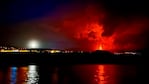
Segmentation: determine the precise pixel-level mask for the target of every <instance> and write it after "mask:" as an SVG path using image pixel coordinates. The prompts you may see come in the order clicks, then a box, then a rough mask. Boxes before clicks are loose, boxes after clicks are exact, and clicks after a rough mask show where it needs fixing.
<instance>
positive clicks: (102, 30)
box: [20, 3, 149, 51]
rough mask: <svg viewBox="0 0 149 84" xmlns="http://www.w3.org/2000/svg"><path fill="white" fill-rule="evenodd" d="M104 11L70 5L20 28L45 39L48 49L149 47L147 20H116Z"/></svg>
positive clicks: (99, 7)
mask: <svg viewBox="0 0 149 84" xmlns="http://www.w3.org/2000/svg"><path fill="white" fill-rule="evenodd" d="M103 8H104V7H102V6H100V5H99V4H98V5H96V4H92V3H86V4H76V3H75V4H69V5H68V4H67V5H65V6H59V7H57V9H56V10H55V11H54V12H53V13H52V14H50V15H49V16H45V17H44V18H41V19H40V20H38V21H37V20H36V21H35V22H29V23H24V24H23V25H22V26H20V27H22V28H23V27H24V28H25V29H26V28H30V29H32V31H34V30H36V32H35V33H34V35H35V36H36V35H37V37H40V38H42V39H46V41H48V42H47V43H49V45H48V47H49V48H53V47H54V48H55V47H56V48H59V49H63V48H70V49H76V50H87V51H92V50H97V49H100V50H109V51H118V50H134V49H141V48H143V47H144V46H145V44H147V42H146V39H147V38H148V37H147V35H146V34H147V33H148V31H149V28H148V27H149V26H148V22H149V21H148V19H144V17H139V16H135V17H134V16H133V17H131V16H130V17H127V18H123V17H121V16H119V17H114V16H110V14H108V12H107V11H106V10H104V9H103ZM47 15H48V14H47ZM25 25H26V26H25ZM37 28H38V29H39V30H37ZM22 30H23V29H22ZM39 32H40V34H39ZM145 32H146V33H145ZM24 35H25V36H26V35H28V36H33V33H32V32H30V33H29V31H28V33H25V34H24ZM38 35H40V36H38ZM101 46H102V47H101Z"/></svg>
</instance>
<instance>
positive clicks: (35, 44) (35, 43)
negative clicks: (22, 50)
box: [28, 40, 39, 48]
mask: <svg viewBox="0 0 149 84" xmlns="http://www.w3.org/2000/svg"><path fill="white" fill-rule="evenodd" d="M28 48H39V42H38V41H36V40H31V41H30V42H29V43H28Z"/></svg>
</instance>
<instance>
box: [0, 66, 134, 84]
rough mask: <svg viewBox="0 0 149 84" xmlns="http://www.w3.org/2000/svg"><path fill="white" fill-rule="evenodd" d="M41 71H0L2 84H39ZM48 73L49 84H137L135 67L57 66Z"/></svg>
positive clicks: (30, 69) (11, 68) (15, 69)
mask: <svg viewBox="0 0 149 84" xmlns="http://www.w3.org/2000/svg"><path fill="white" fill-rule="evenodd" d="M40 69H42V68H40V66H39V67H38V66H36V65H29V66H22V67H9V68H7V69H6V70H2V69H0V84H38V83H39V79H40V77H41V76H40V74H39V71H40ZM52 69H53V70H52ZM46 71H47V72H44V74H46V76H45V77H46V79H47V80H45V81H51V82H49V83H48V84H134V83H135V82H136V80H135V78H136V66H134V65H112V64H111V65H108V64H106V65H74V66H65V67H58V66H57V67H53V68H50V69H49V70H46ZM48 74H49V75H48ZM52 74H53V75H52ZM43 76H44V75H42V78H44V77H43ZM66 78H67V80H66ZM48 79H49V80H48ZM3 81H4V82H3ZM66 81H67V82H66ZM68 81H71V82H68ZM76 81H78V82H76Z"/></svg>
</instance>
